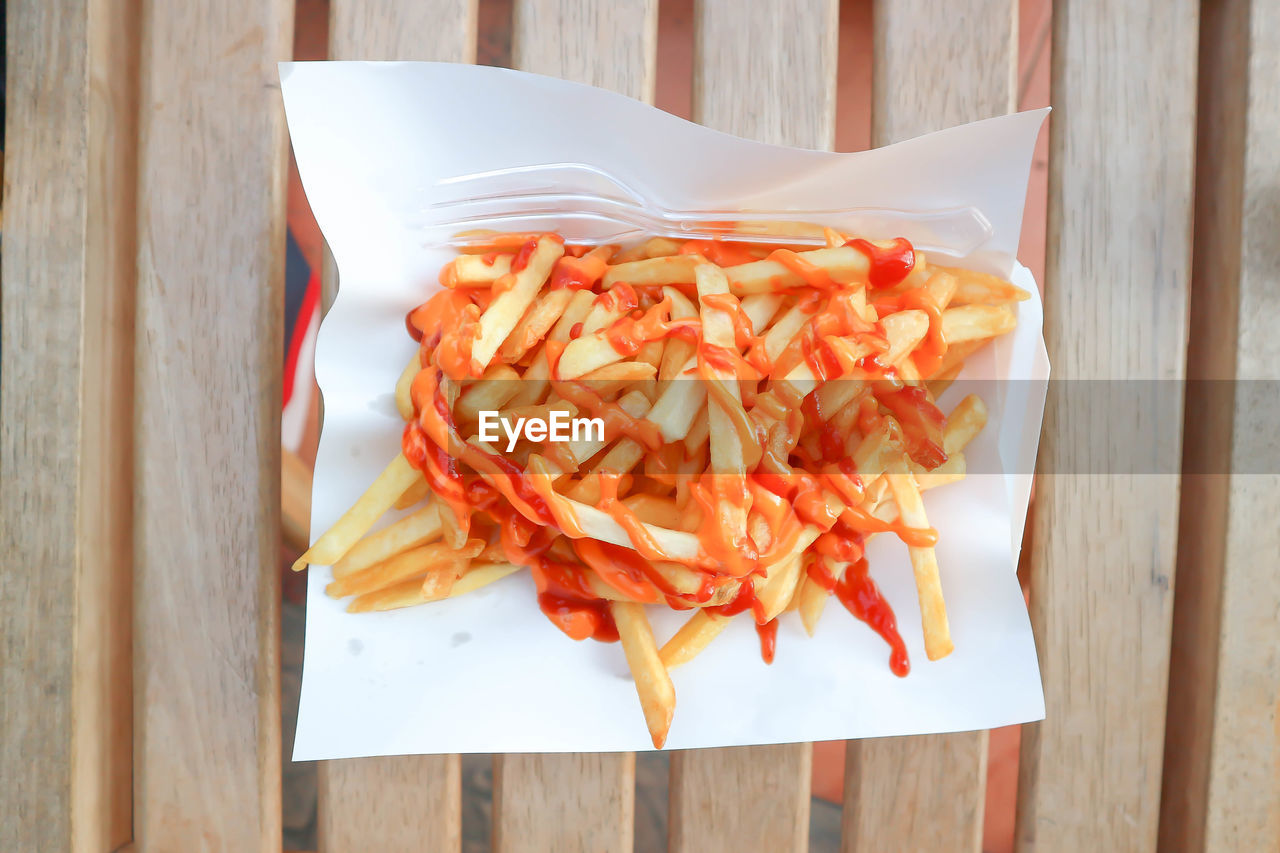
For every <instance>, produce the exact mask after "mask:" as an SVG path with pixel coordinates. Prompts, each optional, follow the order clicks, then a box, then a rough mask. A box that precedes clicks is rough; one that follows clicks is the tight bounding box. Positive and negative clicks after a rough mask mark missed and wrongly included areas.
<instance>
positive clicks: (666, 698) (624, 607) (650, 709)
mask: <svg viewBox="0 0 1280 853" xmlns="http://www.w3.org/2000/svg"><path fill="white" fill-rule="evenodd" d="M609 610H610V612H611V613H612V614H613V621H614V623H615V624H616V625H617V626H618V636H619V637H620V638H621V639H622V651H623V652H624V653H625V654H626V657H627V666H628V667H630V669H631V677H632V679H634V680H635V683H636V693H638V694H639V696H640V707H641V709H642V710H643V711H644V721H645V724H646V725H647V726H648V727H649V735H650V737H652V738H653V746H654V748H655V749H662V745H663V744H664V743H666V740H667V731H668V730H669V729H670V728H671V718H672V715H674V714H675V710H676V688H675V685H673V684H672V683H671V676H670V675H668V674H667V668H666V667H665V666H664V665H663V663H662V658H661V657H660V656H659V655H658V645H657V643H655V642H654V639H653V629H652V628H650V627H649V619H648V617H647V616H645V613H644V607H643V606H642V605H639V604H635V603H634V602H626V601H615V602H613V603H612V604H611V605H610V606H609Z"/></svg>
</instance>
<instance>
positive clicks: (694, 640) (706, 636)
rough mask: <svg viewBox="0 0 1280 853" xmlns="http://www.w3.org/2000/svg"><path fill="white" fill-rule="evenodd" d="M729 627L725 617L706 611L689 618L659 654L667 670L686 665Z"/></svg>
mask: <svg viewBox="0 0 1280 853" xmlns="http://www.w3.org/2000/svg"><path fill="white" fill-rule="evenodd" d="M728 625H729V620H728V618H727V617H724V616H717V615H715V614H714V613H708V612H707V611H705V610H699V611H698V612H697V613H695V614H693V615H692V616H690V617H689V621H688V622H686V623H684V624H683V625H682V626H680V630H679V631H676V633H675V635H674V636H673V637H672V638H671V639H670V640H667V642H666V643H665V644H664V645H663V646H662V649H661V650H660V651H659V652H658V654H659V657H661V658H662V663H663V665H665V666H666V667H667V669H675V668H676V667H677V666H680V665H682V664H686V663H688V662H689V661H691V660H693V659H694V658H696V657H697V656H698V654H699V653H700V652H701V651H702V650H703V649H705V648H706V647H707V646H709V645H711V641H712V640H714V639H715V638H716V637H718V636H720V632H721V631H723V630H724V629H725V628H726V627H728Z"/></svg>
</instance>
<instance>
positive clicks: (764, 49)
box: [693, 0, 839, 150]
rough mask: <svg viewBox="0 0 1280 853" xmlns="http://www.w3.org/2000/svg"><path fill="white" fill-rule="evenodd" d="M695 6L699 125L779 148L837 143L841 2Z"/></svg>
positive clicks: (699, 1) (720, 1) (708, 1)
mask: <svg viewBox="0 0 1280 853" xmlns="http://www.w3.org/2000/svg"><path fill="white" fill-rule="evenodd" d="M744 6H745V4H742V3H740V2H737V0H695V3H694V18H693V120H694V121H696V122H698V123H699V124H705V125H707V126H708V127H714V128H715V129H717V130H723V131H726V132H728V133H735V134H737V135H739V136H745V137H749V138H751V139H755V140H758V141H760V142H769V143H772V144H774V145H795V146H799V147H801V148H819V149H827V150H829V149H830V148H831V147H832V146H833V145H834V144H835V123H836V78H835V73H836V40H837V37H838V36H839V4H838V2H837V0H794V2H791V3H756V4H752V5H751V7H750V9H746V8H744Z"/></svg>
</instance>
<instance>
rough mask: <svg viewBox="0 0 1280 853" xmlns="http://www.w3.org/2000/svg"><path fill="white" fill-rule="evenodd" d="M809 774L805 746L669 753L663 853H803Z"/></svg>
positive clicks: (808, 752)
mask: <svg viewBox="0 0 1280 853" xmlns="http://www.w3.org/2000/svg"><path fill="white" fill-rule="evenodd" d="M812 772H813V747H812V744H807V743H786V744H774V745H771V746H743V747H735V748H731V749H694V750H683V751H680V752H673V753H672V754H671V805H670V817H669V821H670V823H669V838H668V849H670V850H671V851H672V853H685V851H690V853H692V851H698V853H703V851H705V853H717V851H724V853H741V851H744V850H770V851H775V850H776V851H786V850H796V851H804V850H808V849H809V779H810V777H811V775H812Z"/></svg>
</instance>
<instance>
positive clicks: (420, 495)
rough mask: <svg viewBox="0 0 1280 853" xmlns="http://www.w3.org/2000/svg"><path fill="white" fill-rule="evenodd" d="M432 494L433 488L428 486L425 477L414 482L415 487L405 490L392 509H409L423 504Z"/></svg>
mask: <svg viewBox="0 0 1280 853" xmlns="http://www.w3.org/2000/svg"><path fill="white" fill-rule="evenodd" d="M430 494H431V487H430V486H429V485H427V480H426V478H425V477H419V478H418V479H417V480H415V481H414V483H413V485H411V486H409V488H407V489H405V490H404V492H403V493H402V494H401V495H400V497H398V498H396V502H395V503H394V504H392V505H391V506H392V509H408V508H409V507H411V506H413V505H415V504H418V503H421V502H422V501H424V500H426V498H427V496H428V495H430Z"/></svg>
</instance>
